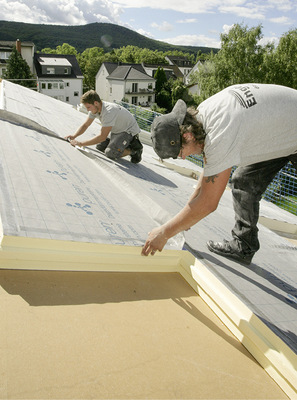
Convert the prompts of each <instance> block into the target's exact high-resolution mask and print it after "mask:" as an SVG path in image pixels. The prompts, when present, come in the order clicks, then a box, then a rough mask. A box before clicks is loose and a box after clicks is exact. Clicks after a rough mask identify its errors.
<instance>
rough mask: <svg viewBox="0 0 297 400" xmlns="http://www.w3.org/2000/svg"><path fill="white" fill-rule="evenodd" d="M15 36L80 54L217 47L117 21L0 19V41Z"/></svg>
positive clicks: (190, 50) (39, 45)
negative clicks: (174, 41)
mask: <svg viewBox="0 0 297 400" xmlns="http://www.w3.org/2000/svg"><path fill="white" fill-rule="evenodd" d="M16 39H20V40H21V41H22V42H26V41H30V42H33V43H34V44H35V46H36V50H37V51H40V50H42V49H44V48H46V47H50V48H52V49H55V48H56V47H57V46H59V45H62V44H63V43H68V44H70V45H71V46H73V47H75V48H76V50H77V51H78V52H79V53H82V52H83V51H84V50H85V49H86V48H91V47H102V48H104V50H105V51H109V50H112V49H113V48H114V49H118V48H120V47H124V46H129V45H133V46H138V47H140V48H147V49H150V50H160V51H168V50H181V51H183V52H188V53H193V54H196V53H197V51H199V50H201V52H202V53H209V52H210V51H211V50H213V51H215V52H216V51H217V50H218V49H212V48H210V47H200V46H175V45H171V44H168V43H165V42H161V41H158V40H153V39H149V38H147V37H146V36H143V35H140V34H139V33H137V32H135V31H133V30H131V29H127V28H124V27H123V26H119V25H114V24H106V23H98V22H96V23H92V24H87V25H79V26H66V25H38V24H27V23H23V22H10V21H0V40H9V41H15V40H16Z"/></svg>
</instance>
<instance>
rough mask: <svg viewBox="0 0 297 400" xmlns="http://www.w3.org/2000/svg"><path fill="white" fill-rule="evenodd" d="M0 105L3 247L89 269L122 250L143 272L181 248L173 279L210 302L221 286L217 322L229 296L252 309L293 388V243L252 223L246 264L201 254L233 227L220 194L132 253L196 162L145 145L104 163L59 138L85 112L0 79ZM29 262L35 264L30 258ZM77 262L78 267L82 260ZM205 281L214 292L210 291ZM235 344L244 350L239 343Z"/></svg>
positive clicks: (179, 196) (180, 201) (172, 207)
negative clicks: (64, 255) (61, 255)
mask: <svg viewBox="0 0 297 400" xmlns="http://www.w3.org/2000/svg"><path fill="white" fill-rule="evenodd" d="M0 109H1V111H0V132H1V134H0V158H1V167H0V168H1V169H0V178H1V189H0V190H1V204H0V210H1V219H2V226H3V239H2V249H3V250H5V249H9V248H10V247H11V249H13V248H14V249H15V248H17V247H18V246H19V248H21V247H22V246H23V249H24V248H30V247H32V248H36V247H40V246H41V247H42V246H44V247H48V248H51V252H52V253H54V252H57V251H61V248H62V247H63V248H67V249H68V254H69V252H72V254H75V255H76V256H78V257H79V256H80V257H83V254H82V253H81V251H80V250H81V249H86V257H87V254H89V253H90V254H91V253H92V256H90V265H92V267H90V268H91V269H92V268H96V266H95V265H96V256H95V255H96V249H97V251H98V249H100V252H101V251H102V249H103V252H107V253H109V252H110V253H112V254H116V252H117V251H118V252H119V253H120V254H121V255H123V254H128V253H129V257H130V258H129V262H131V260H132V259H135V260H136V261H135V262H136V264H137V265H138V266H140V267H139V268H140V269H141V266H143V265H145V268H146V270H147V268H149V267H150V266H151V267H152V268H154V270H157V269H158V264H160V265H162V266H163V267H164V266H165V264H166V263H168V262H172V260H174V261H173V264H174V263H178V261H177V260H178V259H180V258H182V257H183V256H182V255H180V252H179V250H180V249H183V251H182V252H181V253H188V254H190V255H191V256H193V257H194V259H195V260H196V263H197V262H198V264H197V265H198V266H197V265H196V264H195V265H194V268H192V267H186V269H185V270H184V271H183V272H182V274H183V276H184V277H185V278H186V279H188V280H189V281H191V279H192V277H193V276H195V282H197V283H198V286H199V287H200V289H201V288H202V292H204V291H207V290H208V291H209V293H211V294H209V293H208V294H207V293H206V297H205V298H208V301H209V302H210V303H211V302H212V301H213V299H214V298H215V296H216V295H218V293H219V291H218V289H217V288H218V287H220V288H221V289H222V290H221V291H220V296H219V297H218V298H217V300H216V304H213V307H214V308H217V310H216V312H217V313H218V314H220V313H221V314H222V315H221V318H222V319H223V320H224V318H225V319H226V320H225V321H224V322H225V323H226V324H228V322H226V321H227V320H228V319H229V317H228V316H226V315H225V316H224V315H223V314H224V313H223V312H222V304H223V303H226V304H225V305H226V306H229V307H230V310H232V305H230V304H227V303H228V301H227V300H228V299H229V300H230V299H231V298H232V299H233V300H232V302H233V303H234V304H237V303H236V301H237V299H238V301H239V303H238V304H242V305H243V306H244V307H245V309H246V310H251V312H252V317H251V318H254V317H253V315H254V316H256V320H257V319H259V321H261V323H263V325H261V329H262V328H263V327H267V328H268V331H265V332H266V333H267V332H273V337H274V339H271V340H272V341H273V340H276V342H273V346H276V352H277V354H278V356H279V355H280V354H285V359H286V362H287V363H288V365H286V367H285V369H287V370H288V374H289V375H291V378H292V379H291V378H290V379H289V381H290V383H289V386H290V387H293V389H292V390H293V392H294V391H295V390H296V387H297V382H296V375H295V374H296V365H297V363H296V353H297V340H296V334H297V313H296V309H297V268H296V265H297V252H296V250H297V247H296V246H295V245H294V244H292V243H290V242H288V241H287V240H286V238H283V237H280V236H279V235H276V234H275V233H273V232H272V231H271V230H269V229H268V228H266V227H265V226H263V225H259V236H260V241H261V249H260V250H259V252H258V253H257V254H256V255H255V257H254V260H253V263H252V264H251V266H250V267H243V266H241V265H240V264H238V263H235V262H232V261H230V260H227V259H224V258H223V257H220V256H215V255H214V254H213V253H210V252H209V251H208V250H207V247H206V241H207V240H209V239H212V240H222V239H223V238H226V239H228V237H230V231H231V229H232V227H233V221H234V213H233V209H232V199H231V193H230V191H228V190H226V191H225V193H224V195H223V197H222V199H221V202H220V205H219V207H218V209H217V210H216V211H215V212H214V213H212V214H211V215H209V216H208V217H207V218H205V219H204V220H203V221H201V222H199V223H198V224H197V225H196V226H194V227H192V228H191V229H190V230H189V231H187V232H184V233H182V234H179V235H177V237H175V238H172V239H171V240H170V241H169V242H168V245H167V246H166V251H165V252H162V253H161V254H157V255H156V256H154V257H148V258H147V257H140V256H139V254H140V249H141V246H142V244H143V243H144V242H145V239H146V237H147V233H148V232H149V231H150V230H151V229H152V228H153V227H154V226H156V225H159V224H160V223H163V222H165V221H166V220H167V219H168V218H170V216H172V215H174V214H175V213H177V212H178V211H179V210H180V209H181V208H182V207H183V206H184V204H185V203H186V201H187V199H188V198H189V196H190V195H191V193H192V191H193V188H194V186H195V184H196V181H195V180H194V179H192V178H191V177H190V176H185V175H186V174H181V173H178V172H176V170H179V171H180V170H181V169H184V171H189V170H190V171H191V170H192V171H193V174H194V175H195V174H196V173H197V174H198V175H199V172H200V169H199V167H197V166H195V165H194V164H192V163H190V162H189V161H183V160H168V161H166V162H163V163H162V162H160V160H158V157H157V156H156V154H155V153H154V151H153V149H152V148H151V147H150V146H149V145H146V144H145V145H144V153H143V161H142V162H141V163H140V164H136V165H135V164H132V163H131V162H130V161H129V159H128V158H123V159H121V160H119V161H117V162H115V161H112V160H109V159H107V158H106V157H105V156H104V155H103V154H102V153H100V152H98V151H97V150H96V149H95V147H92V148H91V147H90V148H87V149H85V151H82V150H78V149H77V148H74V147H72V146H71V145H70V144H69V143H68V142H66V141H65V140H63V138H64V136H66V135H68V134H73V133H74V132H75V131H76V129H77V127H78V126H79V125H81V124H82V123H83V122H84V121H85V118H86V115H85V114H83V113H81V112H79V111H77V110H76V109H74V108H73V107H71V106H69V105H67V104H65V103H63V102H60V101H57V100H55V99H52V98H50V97H47V96H45V95H42V94H39V93H36V92H33V91H31V90H29V89H26V88H23V87H21V86H18V85H14V84H12V83H9V82H7V81H2V82H1V92H0ZM99 129H100V125H99V124H98V123H97V122H95V123H94V124H92V126H91V127H90V128H89V129H88V131H87V132H86V133H85V134H84V136H85V137H93V136H94V135H96V134H98V132H99ZM275 210H276V209H275V207H273V206H271V205H270V204H269V203H267V202H265V201H262V203H261V215H262V216H264V217H265V218H267V216H268V218H269V219H271V215H273V216H274V217H275V219H277V220H279V221H281V222H282V223H284V224H286V225H288V226H290V227H293V228H292V229H295V227H296V225H297V223H296V221H297V217H296V216H293V215H291V214H289V213H286V212H283V211H280V210H279V209H278V210H277V212H275ZM22 240H25V241H22ZM40 240H41V242H38V241H40ZM49 240H50V241H49ZM36 241H37V242H36ZM45 242H46V243H47V244H46V245H44V243H45ZM36 243H37V244H36ZM48 243H50V244H48ZM59 243H61V246H60V245H59ZM67 243H68V244H67ZM69 243H70V244H69ZM71 243H72V245H71ZM84 245H85V246H95V247H92V250H91V251H90V252H89V249H90V247H86V248H85V247H84ZM67 246H68V247H67ZM96 246H99V247H96ZM125 248H126V249H127V250H125ZM57 249H60V250H57ZM119 249H122V250H119ZM76 251H77V252H76ZM88 252H89V253H88ZM4 253H5V252H3V254H4ZM8 253H9V250H7V254H8ZM9 254H10V253H9ZM100 254H101V253H100ZM22 256H24V255H23V253H22ZM2 257H3V255H2ZM94 257H95V261H94ZM106 257H107V258H108V257H110V254H109V255H108V256H106ZM131 257H132V258H131ZM12 258H13V257H12ZM12 258H11V256H8V257H7V259H5V258H2V263H3V264H4V265H3V267H4V268H5V267H6V268H7V267H8V268H18V267H19V268H22V267H21V266H20V263H18V257H14V259H12ZM107 258H104V260H106V259H107ZM97 259H98V258H97ZM72 261H73V260H72ZM28 265H29V264H26V268H28ZM32 265H33V266H34V268H37V269H38V268H40V263H39V264H38V262H37V263H32ZM58 265H59V263H57V266H56V268H57V269H59V266H58ZM63 265H64V264H62V266H61V269H63ZM65 265H66V264H65ZM85 268H86V269H87V270H88V266H85ZM110 268H111V270H112V266H110ZM135 268H136V267H135ZM170 268H173V269H170ZM170 268H169V269H167V270H174V268H175V266H173V267H172V266H171V267H170ZM160 270H162V271H164V270H163V269H162V268H160ZM195 282H194V283H193V284H192V286H193V287H194V286H195V284H196V283H195ZM213 282H215V285H216V287H215V288H214V287H212V288H211V285H214V283H213ZM206 288H207V290H206ZM225 288H227V292H226V293H228V296H229V297H228V296H226V293H225V292H224V290H225ZM197 291H199V290H197ZM202 292H201V293H202ZM216 292H217V293H216ZM199 294H200V293H199ZM220 302H221V304H220ZM229 303H230V301H229ZM238 304H237V305H238ZM238 308H240V306H239V305H238ZM233 311H234V310H233ZM234 312H237V310H235V311H234ZM248 318H249V317H248ZM231 319H232V318H231ZM234 320H236V317H234V318H233V322H234ZM258 323H259V322H258V320H257V322H256V325H257V324H258ZM238 325H240V321H238ZM263 329H264V330H265V328H263ZM275 338H276V339H275ZM263 340H264V341H265V339H263ZM245 345H246V346H247V347H248V348H249V344H245ZM278 346H279V347H278ZM273 357H274V355H273ZM273 357H272V358H273ZM276 358H277V357H276ZM280 362H281V361H280Z"/></svg>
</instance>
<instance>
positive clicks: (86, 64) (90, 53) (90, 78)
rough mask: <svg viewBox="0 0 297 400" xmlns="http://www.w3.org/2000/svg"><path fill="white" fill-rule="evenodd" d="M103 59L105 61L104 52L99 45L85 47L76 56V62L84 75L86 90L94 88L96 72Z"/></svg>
mask: <svg viewBox="0 0 297 400" xmlns="http://www.w3.org/2000/svg"><path fill="white" fill-rule="evenodd" d="M103 61H105V54H104V50H103V49H102V48H101V47H92V48H90V49H86V50H85V51H84V52H83V53H82V54H81V55H79V56H78V62H79V65H80V68H81V70H82V73H83V76H84V87H85V88H87V89H88V90H89V89H95V80H96V74H97V72H98V71H99V69H100V67H101V65H102V62H103Z"/></svg>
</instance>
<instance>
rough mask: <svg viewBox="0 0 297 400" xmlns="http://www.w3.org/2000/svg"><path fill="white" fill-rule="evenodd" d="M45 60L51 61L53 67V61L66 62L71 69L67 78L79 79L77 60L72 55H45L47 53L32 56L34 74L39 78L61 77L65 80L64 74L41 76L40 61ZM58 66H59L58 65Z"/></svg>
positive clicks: (80, 73)
mask: <svg viewBox="0 0 297 400" xmlns="http://www.w3.org/2000/svg"><path fill="white" fill-rule="evenodd" d="M43 59H47V60H53V65H54V64H55V62H54V60H58V62H59V60H67V61H68V62H69V63H70V64H71V66H72V68H71V74H70V75H67V78H76V77H81V76H82V72H81V69H80V67H79V64H78V61H77V58H76V57H75V56H74V55H72V54H71V55H68V54H67V55H64V54H47V53H35V54H34V65H35V69H36V74H37V76H38V77H39V78H51V79H52V78H53V77H63V78H65V74H54V75H48V74H43V73H42V69H41V64H42V62H43V61H42V60H43ZM58 65H60V64H58Z"/></svg>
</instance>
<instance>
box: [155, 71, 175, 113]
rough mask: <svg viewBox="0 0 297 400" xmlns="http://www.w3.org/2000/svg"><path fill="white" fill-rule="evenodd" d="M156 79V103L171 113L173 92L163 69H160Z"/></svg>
mask: <svg viewBox="0 0 297 400" xmlns="http://www.w3.org/2000/svg"><path fill="white" fill-rule="evenodd" d="M154 78H155V79H156V84H155V93H156V94H155V96H156V103H157V104H158V106H159V107H161V108H166V110H168V111H170V110H171V108H172V104H171V90H170V86H169V85H168V82H167V78H166V74H165V71H164V69H163V68H160V67H158V69H157V71H156V73H155V76H154Z"/></svg>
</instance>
